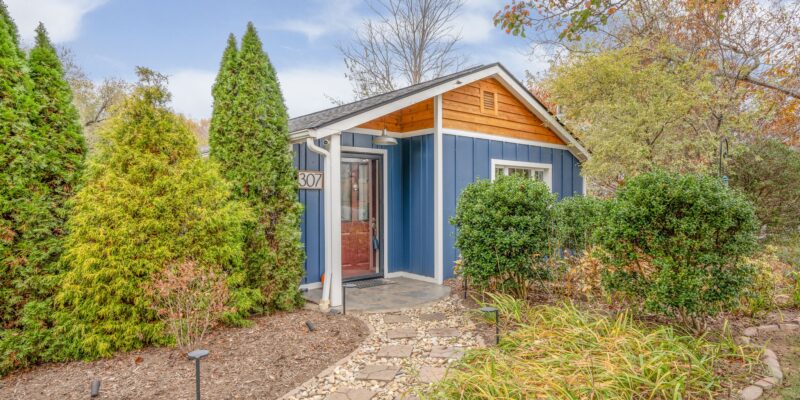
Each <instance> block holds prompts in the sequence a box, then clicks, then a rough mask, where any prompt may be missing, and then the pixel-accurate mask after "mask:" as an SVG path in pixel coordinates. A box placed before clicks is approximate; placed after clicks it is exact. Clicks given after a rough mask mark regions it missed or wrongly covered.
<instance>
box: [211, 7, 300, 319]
mask: <svg viewBox="0 0 800 400" xmlns="http://www.w3.org/2000/svg"><path fill="white" fill-rule="evenodd" d="M214 96H215V99H214V118H213V119H212V121H211V130H210V143H211V146H212V148H211V157H212V158H213V159H215V160H218V161H219V162H220V164H221V165H222V168H223V173H224V174H225V176H226V177H227V178H228V179H229V180H230V181H231V182H232V183H233V186H234V192H235V193H236V194H237V195H238V196H239V197H240V198H243V199H246V200H247V201H248V203H249V204H251V206H252V207H253V209H254V210H255V211H256V213H257V216H258V222H257V224H255V225H253V226H251V227H250V229H249V236H248V239H247V246H246V248H247V250H246V252H245V254H246V261H245V262H246V264H247V267H248V270H249V274H250V275H249V276H248V278H249V281H248V286H250V287H253V288H259V289H260V290H261V292H262V293H263V295H264V305H265V306H267V307H268V308H269V309H281V310H286V309H291V308H293V307H295V306H297V305H298V304H300V302H301V301H302V299H301V297H300V295H299V292H298V290H297V287H298V285H299V283H300V279H301V277H302V275H303V264H302V263H303V258H304V254H303V250H302V246H301V243H300V229H299V221H300V212H301V206H300V204H299V203H298V201H297V190H298V186H297V179H296V172H295V170H294V167H293V164H292V155H291V152H290V151H289V134H288V116H287V113H286V106H285V105H284V102H283V95H282V94H281V90H280V85H279V84H278V78H277V75H276V73H275V69H274V68H273V67H272V64H271V63H270V60H269V58H268V56H267V54H266V53H265V52H264V50H263V48H262V45H261V40H260V39H259V38H258V34H257V32H256V30H255V27H254V26H253V24H252V23H249V24H248V25H247V31H246V32H245V34H244V36H243V37H242V45H241V49H240V50H239V51H238V53H237V52H236V51H235V42H234V41H233V40H232V38H229V40H228V48H227V49H226V50H225V54H224V55H223V61H222V65H221V67H220V72H219V75H218V76H217V82H216V85H215V87H214Z"/></svg>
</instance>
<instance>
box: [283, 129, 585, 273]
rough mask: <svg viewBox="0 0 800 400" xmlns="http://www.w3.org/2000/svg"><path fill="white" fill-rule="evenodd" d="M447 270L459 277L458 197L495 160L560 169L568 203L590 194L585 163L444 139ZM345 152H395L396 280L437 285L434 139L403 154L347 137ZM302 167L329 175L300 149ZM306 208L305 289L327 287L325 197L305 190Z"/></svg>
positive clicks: (558, 178) (391, 239)
mask: <svg viewBox="0 0 800 400" xmlns="http://www.w3.org/2000/svg"><path fill="white" fill-rule="evenodd" d="M442 144H443V146H442V156H443V158H442V167H443V170H442V174H443V176H442V184H443V187H442V196H443V210H442V211H443V213H442V218H443V224H442V225H443V228H444V229H443V236H444V237H443V238H442V240H443V246H442V248H443V254H442V257H443V269H444V271H443V272H444V278H445V279H447V278H451V277H452V276H453V264H454V263H455V260H456V259H457V258H458V251H457V250H456V249H455V247H454V242H455V228H454V227H453V226H452V225H450V222H449V221H450V217H452V216H453V215H454V214H455V208H456V202H457V200H458V195H459V194H460V193H461V191H463V190H464V188H465V187H466V186H467V185H468V184H470V183H472V182H474V181H475V180H476V179H489V178H490V176H491V160H492V159H497V160H507V161H527V162H536V163H544V164H552V171H551V174H552V178H553V180H552V183H553V192H554V193H557V194H558V196H559V199H560V198H563V197H566V196H571V195H575V194H581V193H583V179H582V177H581V176H580V163H579V162H578V160H577V159H576V158H575V157H574V156H573V155H572V154H571V153H570V152H569V151H567V150H563V149H555V148H550V147H542V146H534V145H525V144H517V143H509V142H504V141H502V140H487V139H479V138H471V137H465V136H456V135H449V134H447V133H445V134H444V135H443V136H442ZM342 146H344V147H359V148H378V149H385V150H386V151H387V158H388V160H385V161H384V162H385V168H387V177H388V182H386V183H385V184H386V185H387V186H388V187H387V192H388V199H387V200H388V201H387V202H388V210H387V215H388V221H387V222H388V227H387V228H388V232H387V235H388V237H387V238H384V241H386V242H387V244H388V264H389V265H388V266H385V267H386V268H388V272H397V271H405V272H410V273H413V274H417V275H422V276H427V277H434V254H433V253H434V216H433V215H434V214H433V212H434V186H433V176H434V151H433V146H434V144H433V135H421V136H414V137H410V138H406V139H399V140H398V144H397V145H396V146H374V145H373V144H372V136H369V135H362V134H353V133H343V134H342ZM294 154H295V167H296V168H297V169H302V170H317V171H320V170H322V169H323V166H322V159H321V157H320V156H319V155H318V154H316V153H314V152H311V151H309V150H308V149H307V148H306V146H305V145H304V144H296V145H294ZM299 198H300V202H301V203H303V205H304V206H305V209H304V212H303V218H302V221H301V228H302V240H303V243H304V245H305V249H306V261H305V268H306V275H305V277H304V278H303V282H302V283H304V284H306V283H314V282H319V281H320V276H321V275H322V273H323V271H324V262H325V257H324V254H325V243H324V238H325V235H324V229H325V226H324V213H325V211H324V204H323V196H322V191H321V190H300V194H299Z"/></svg>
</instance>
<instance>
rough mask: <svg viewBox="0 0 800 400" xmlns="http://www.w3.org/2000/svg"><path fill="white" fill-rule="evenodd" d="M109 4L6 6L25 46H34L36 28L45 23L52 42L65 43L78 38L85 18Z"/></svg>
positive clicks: (74, 1)
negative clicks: (30, 44) (31, 44)
mask: <svg viewBox="0 0 800 400" xmlns="http://www.w3.org/2000/svg"><path fill="white" fill-rule="evenodd" d="M106 1H107V0H6V4H7V5H8V11H9V13H10V14H11V18H13V19H14V21H15V22H16V23H17V27H18V28H19V33H20V36H21V37H22V40H23V41H24V42H26V43H31V42H32V40H33V37H34V29H36V25H38V24H39V22H42V23H44V26H45V28H47V32H48V33H49V34H50V40H52V41H53V42H55V43H62V42H68V41H70V40H72V39H75V38H76V37H78V33H79V32H80V27H81V20H82V19H83V17H84V16H85V15H86V14H87V13H89V12H91V11H92V10H94V9H96V8H97V7H100V6H101V5H103V4H104V3H106Z"/></svg>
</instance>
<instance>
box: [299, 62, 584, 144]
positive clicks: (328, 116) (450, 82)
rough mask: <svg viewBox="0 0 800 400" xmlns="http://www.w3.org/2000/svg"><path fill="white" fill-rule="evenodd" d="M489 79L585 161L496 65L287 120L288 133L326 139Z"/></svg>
mask: <svg viewBox="0 0 800 400" xmlns="http://www.w3.org/2000/svg"><path fill="white" fill-rule="evenodd" d="M490 76H491V77H494V78H496V79H497V80H498V81H499V82H500V83H501V84H503V86H506V88H507V89H509V91H510V92H511V93H512V94H513V95H514V96H515V97H517V98H518V99H519V100H520V101H522V102H523V103H524V104H525V105H526V106H527V107H528V109H529V110H530V111H531V112H533V113H534V114H535V115H536V116H538V117H539V118H540V119H541V120H542V122H543V123H545V124H546V126H547V127H549V128H551V130H552V131H553V132H555V133H556V135H557V136H559V137H560V138H561V139H562V140H564V142H566V143H567V147H568V148H569V149H570V151H571V152H572V153H573V154H574V155H575V156H576V157H578V159H580V160H586V159H588V158H589V152H588V151H587V150H586V149H585V148H584V147H583V145H581V143H580V142H579V141H578V140H577V139H576V138H575V137H574V136H573V135H572V134H571V133H570V132H569V131H568V130H567V129H566V127H565V126H564V125H563V124H562V123H561V121H559V120H558V118H556V116H554V115H553V114H551V113H550V112H549V111H548V110H547V109H546V108H545V107H544V106H543V105H542V104H541V103H540V102H539V100H537V99H536V98H535V97H534V96H533V95H532V94H531V93H530V92H529V91H528V89H527V88H526V87H525V85H523V84H522V83H521V82H520V81H519V80H517V79H516V78H515V77H514V76H513V75H512V74H511V73H510V72H508V70H507V69H506V68H505V67H504V66H503V65H502V64H500V63H494V64H487V65H479V66H476V67H472V68H468V69H465V70H463V71H459V72H455V73H453V74H450V75H445V76H442V77H439V78H436V79H432V80H430V81H426V82H422V83H418V84H416V85H411V86H408V87H405V88H402V89H397V90H394V91H391V92H387V93H383V94H379V95H375V96H372V97H368V98H366V99H362V100H358V101H355V102H352V103H348V104H343V105H341V106H337V107H332V108H328V109H325V110H322V111H317V112H315V113H311V114H306V115H302V116H299V117H295V118H292V119H290V120H289V133H290V134H291V135H292V136H295V137H303V136H305V137H315V138H320V137H324V136H328V135H330V134H333V133H336V132H338V131H341V130H343V129H350V128H353V127H355V126H358V125H360V124H361V123H364V122H367V121H369V120H372V119H373V118H375V117H376V116H380V115H385V114H389V113H391V112H393V111H397V110H399V109H402V108H404V107H407V106H410V105H412V104H415V103H417V102H419V101H422V100H427V99H429V98H432V97H434V96H437V95H440V94H442V93H444V92H447V91H450V90H452V89H455V88H457V87H460V86H463V85H466V84H469V83H471V82H474V81H477V80H480V79H483V78H486V77H490Z"/></svg>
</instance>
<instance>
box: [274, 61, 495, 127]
mask: <svg viewBox="0 0 800 400" xmlns="http://www.w3.org/2000/svg"><path fill="white" fill-rule="evenodd" d="M492 65H498V64H492ZM492 65H479V66H476V67H472V68H468V69H465V70H463V71H458V72H455V73H452V74H450V75H445V76H441V77H439V78H436V79H431V80H429V81H426V82H421V83H418V84H416V85H411V86H408V87H404V88H402V89H397V90H393V91H391V92H386V93H382V94H378V95H375V96H371V97H367V98H365V99H362V100H358V101H354V102H352V103H347V104H343V105H341V106H337V107H331V108H328V109H325V110H322V111H317V112H314V113H311V114H306V115H302V116H299V117H296V118H292V119H290V120H289V132H291V133H294V132H297V131H301V130H303V129H316V128H319V127H321V126H324V125H327V124H329V123H332V122H337V121H340V120H342V119H344V118H347V117H349V116H351V115H354V114H358V113H360V112H364V111H368V110H371V109H373V108H375V107H378V106H381V105H383V104H387V103H390V102H392V101H394V100H397V99H401V98H403V97H406V96H410V95H412V94H414V93H418V92H421V91H423V90H425V89H429V88H432V87H434V86H437V85H439V84H441V83H443V82H447V81H450V80H452V79H458V78H460V77H462V76H466V75H469V74H471V73H473V72H475V71H479V70H481V69H485V68H488V67H490V66H492Z"/></svg>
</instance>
